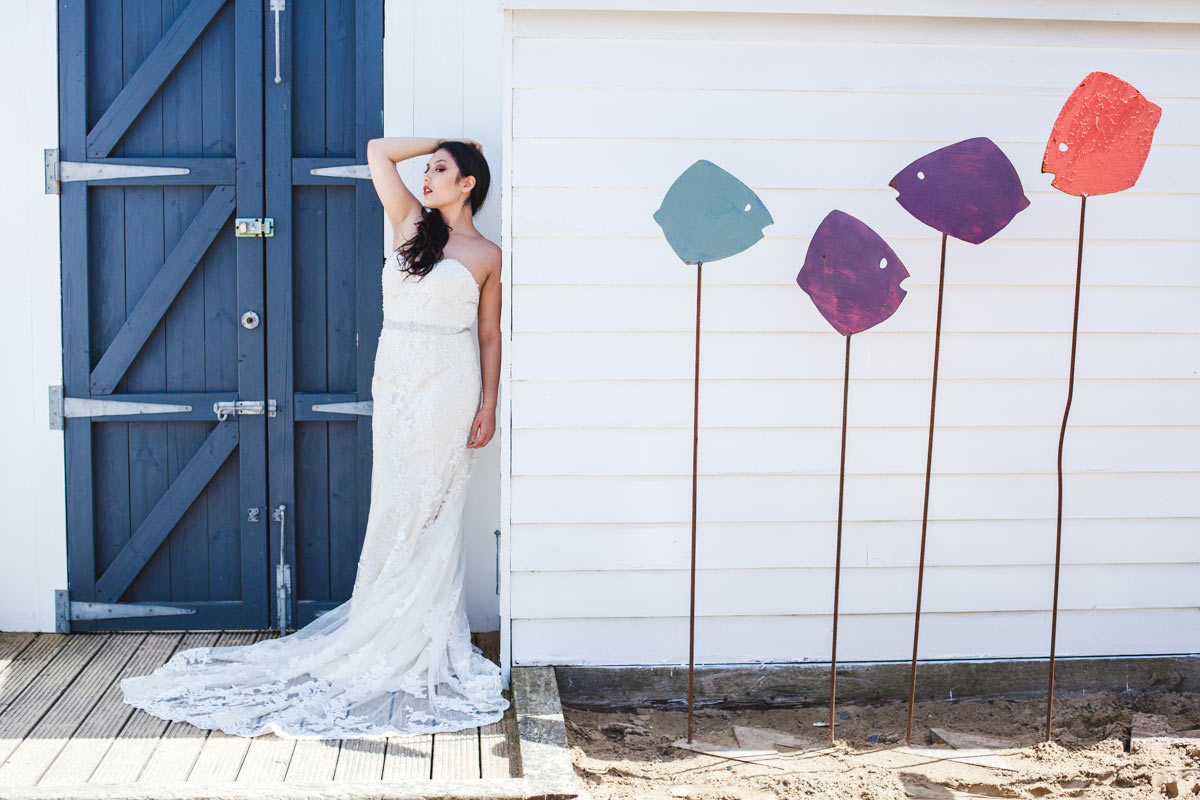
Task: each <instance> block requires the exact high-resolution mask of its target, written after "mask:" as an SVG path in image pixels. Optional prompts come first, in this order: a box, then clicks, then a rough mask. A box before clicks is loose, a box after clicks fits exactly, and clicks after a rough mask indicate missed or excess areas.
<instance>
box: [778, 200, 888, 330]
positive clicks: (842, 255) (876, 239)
mask: <svg viewBox="0 0 1200 800" xmlns="http://www.w3.org/2000/svg"><path fill="white" fill-rule="evenodd" d="M907 277H908V270H906V269H905V268H904V264H902V263H901V262H900V259H899V257H897V256H896V254H895V253H894V252H892V248H890V247H888V244H887V242H885V241H884V240H883V239H882V238H881V237H880V236H879V234H877V233H876V232H875V231H873V230H871V228H870V227H869V226H867V225H866V224H865V223H864V222H862V221H861V220H858V219H856V218H854V217H852V216H850V215H849V214H847V213H845V212H844V211H830V212H829V214H827V215H826V217H825V219H823V220H821V224H820V225H819V226H817V232H816V233H814V234H813V238H812V241H811V242H809V245H808V253H807V254H806V255H805V256H804V266H803V267H801V269H800V273H799V274H798V275H797V276H796V283H797V284H799V286H800V288H801V289H803V290H804V291H805V292H807V293H808V296H809V297H811V298H812V301H813V303H815V304H816V306H817V310H818V311H820V312H821V316H823V317H825V319H826V320H828V321H829V324H830V325H832V326H833V327H834V330H836V331H837V332H838V333H840V334H842V335H843V336H850V335H852V334H855V333H862V332H863V331H865V330H866V329H867V328H871V327H874V326H875V325H878V324H879V323H881V322H883V321H884V320H885V319H887V318H888V317H890V316H891V315H892V314H893V313H895V311H896V309H897V308H898V307H899V306H900V301H901V300H903V299H904V295H905V294H907V292H905V291H904V290H903V289H901V288H900V283H901V282H902V281H903V280H904V279H905V278H907Z"/></svg>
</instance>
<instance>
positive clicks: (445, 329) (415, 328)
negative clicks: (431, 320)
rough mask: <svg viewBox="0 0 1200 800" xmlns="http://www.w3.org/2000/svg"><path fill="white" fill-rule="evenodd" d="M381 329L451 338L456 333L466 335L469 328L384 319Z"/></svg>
mask: <svg viewBox="0 0 1200 800" xmlns="http://www.w3.org/2000/svg"><path fill="white" fill-rule="evenodd" d="M383 327H385V328H391V329H392V330H394V331H410V332H414V333H432V334H437V335H440V336H451V335H453V334H456V333H466V332H467V331H469V330H470V328H452V327H450V326H449V325H431V324H428V323H422V322H409V321H407V320H394V319H385V320H384V321H383Z"/></svg>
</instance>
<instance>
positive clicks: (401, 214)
mask: <svg viewBox="0 0 1200 800" xmlns="http://www.w3.org/2000/svg"><path fill="white" fill-rule="evenodd" d="M442 141H444V140H443V139H428V138H423V137H416V136H384V137H382V138H379V139H370V140H368V141H367V166H368V167H370V169H371V183H373V184H375V193H376V194H378V195H379V202H380V203H382V204H383V210H384V211H385V212H386V213H387V216H388V221H390V222H391V223H392V227H393V228H395V227H396V226H397V225H399V224H400V221H401V220H404V219H407V218H408V217H410V216H412V215H414V214H416V213H418V212H420V210H421V207H422V205H421V201H420V200H419V199H417V197H416V196H415V195H414V194H413V193H412V192H410V191H409V190H408V187H407V186H405V185H404V181H402V180H401V179H400V173H399V172H398V171H397V170H396V163H397V162H399V161H407V160H408V159H410V158H414V157H415V156H419V155H428V154H429V153H432V152H433V151H435V150H437V148H438V144H439V143H441V142H442Z"/></svg>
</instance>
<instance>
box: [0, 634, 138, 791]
mask: <svg viewBox="0 0 1200 800" xmlns="http://www.w3.org/2000/svg"><path fill="white" fill-rule="evenodd" d="M80 635H86V634H80ZM100 638H103V640H104V642H103V644H102V646H101V648H100V652H98V653H97V654H96V656H95V658H93V659H92V660H91V661H90V662H88V665H87V667H85V668H84V670H83V671H82V672H80V673H79V675H78V676H77V677H76V678H75V680H73V681H71V684H70V686H68V687H67V688H66V690H65V691H63V693H62V694H61V695H59V697H58V699H57V700H55V701H54V705H52V706H51V707H50V709H49V710H48V711H46V713H45V714H44V715H43V716H42V718H41V719H40V720H38V723H37V724H36V725H35V726H34V727H33V729H32V730H31V731H29V733H28V734H26V736H25V739H24V741H22V742H21V743H20V745H18V747H17V749H16V750H14V751H13V752H12V754H11V755H9V757H8V760H7V761H5V762H4V764H3V765H0V785H8V786H33V785H34V784H36V783H37V782H38V780H39V779H40V778H41V777H42V774H43V773H45V772H46V769H47V768H48V767H49V766H50V764H51V763H52V762H53V761H54V759H55V758H56V757H57V756H58V754H59V752H60V751H61V750H62V749H63V748H64V747H65V746H66V744H67V741H68V740H69V739H70V738H71V736H72V735H73V734H74V733H75V730H76V729H77V728H78V727H79V725H80V722H81V721H82V720H83V719H84V718H85V717H86V716H87V715H88V714H89V713H90V712H91V710H92V708H93V707H95V705H96V702H97V700H99V698H100V697H101V696H102V695H103V694H104V691H105V690H106V689H107V688H108V687H109V686H110V685H111V684H112V681H113V678H114V677H115V676H116V675H117V674H118V673H119V672H120V671H121V668H122V667H124V666H125V665H126V664H127V663H128V662H129V659H130V657H131V656H132V655H133V654H134V652H135V651H136V650H137V647H138V645H139V644H140V643H141V641H142V639H143V638H145V637H144V635H143V634H122V633H118V634H100Z"/></svg>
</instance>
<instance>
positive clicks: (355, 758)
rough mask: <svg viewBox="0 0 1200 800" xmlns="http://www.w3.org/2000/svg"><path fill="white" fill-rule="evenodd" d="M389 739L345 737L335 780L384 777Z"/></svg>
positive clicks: (335, 772)
mask: <svg viewBox="0 0 1200 800" xmlns="http://www.w3.org/2000/svg"><path fill="white" fill-rule="evenodd" d="M386 748H387V739H386V738H383V737H381V738H378V739H343V740H342V748H341V750H340V751H339V752H338V760H337V767H336V768H335V769H334V771H333V779H334V780H335V781H377V780H380V779H381V778H383V761H384V750H385V749H386Z"/></svg>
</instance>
